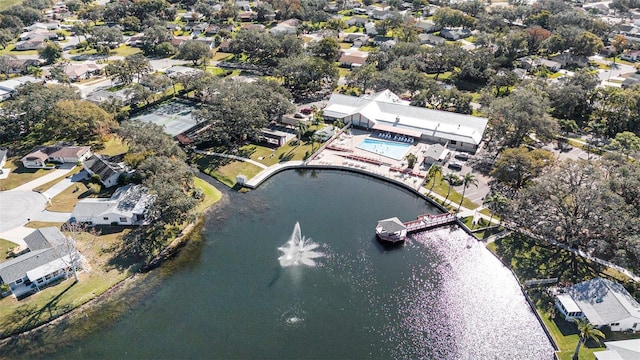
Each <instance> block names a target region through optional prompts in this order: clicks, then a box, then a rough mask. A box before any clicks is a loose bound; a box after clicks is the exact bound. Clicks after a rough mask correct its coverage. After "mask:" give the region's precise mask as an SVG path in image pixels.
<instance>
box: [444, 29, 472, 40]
mask: <svg viewBox="0 0 640 360" xmlns="http://www.w3.org/2000/svg"><path fill="white" fill-rule="evenodd" d="M440 36H442V37H443V38H445V39H447V40H452V41H455V40H460V39H464V38H467V37H469V36H471V31H470V30H469V29H464V28H460V29H442V30H440Z"/></svg>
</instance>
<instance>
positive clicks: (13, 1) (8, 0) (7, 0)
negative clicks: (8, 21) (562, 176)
mask: <svg viewBox="0 0 640 360" xmlns="http://www.w3.org/2000/svg"><path fill="white" fill-rule="evenodd" d="M20 4H22V0H2V1H0V10H4V9H8V8H10V7H12V6H13V5H20Z"/></svg>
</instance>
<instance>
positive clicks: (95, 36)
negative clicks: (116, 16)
mask: <svg viewBox="0 0 640 360" xmlns="http://www.w3.org/2000/svg"><path fill="white" fill-rule="evenodd" d="M88 41H89V43H91V44H92V45H93V46H94V47H96V46H97V45H98V44H102V45H106V46H109V47H111V48H115V47H117V46H118V45H120V44H121V43H122V32H121V31H120V29H118V28H117V27H110V26H94V27H93V28H92V29H91V37H90V38H89V40H88Z"/></svg>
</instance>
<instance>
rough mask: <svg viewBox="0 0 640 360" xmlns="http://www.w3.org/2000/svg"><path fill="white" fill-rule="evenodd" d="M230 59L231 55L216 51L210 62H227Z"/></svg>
mask: <svg viewBox="0 0 640 360" xmlns="http://www.w3.org/2000/svg"><path fill="white" fill-rule="evenodd" d="M232 57H233V54H230V53H226V52H222V51H218V52H217V53H216V54H215V55H213V59H212V60H213V61H225V60H229V59H230V58H232Z"/></svg>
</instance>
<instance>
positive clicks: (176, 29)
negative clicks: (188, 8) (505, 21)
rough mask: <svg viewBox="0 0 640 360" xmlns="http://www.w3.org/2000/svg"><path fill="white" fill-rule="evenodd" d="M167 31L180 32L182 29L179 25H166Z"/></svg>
mask: <svg viewBox="0 0 640 360" xmlns="http://www.w3.org/2000/svg"><path fill="white" fill-rule="evenodd" d="M165 29H167V30H169V31H180V29H181V27H180V25H178V24H174V23H170V22H168V23H166V25H165Z"/></svg>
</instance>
